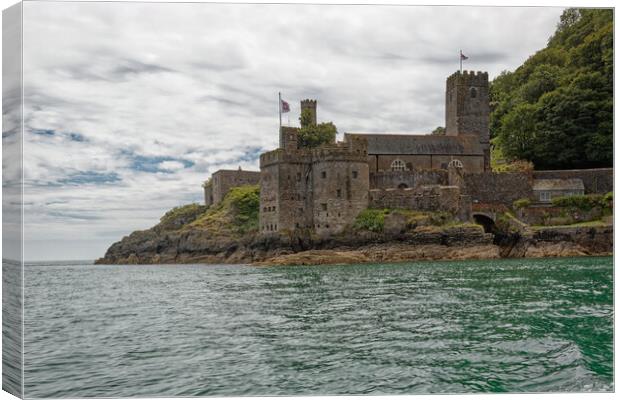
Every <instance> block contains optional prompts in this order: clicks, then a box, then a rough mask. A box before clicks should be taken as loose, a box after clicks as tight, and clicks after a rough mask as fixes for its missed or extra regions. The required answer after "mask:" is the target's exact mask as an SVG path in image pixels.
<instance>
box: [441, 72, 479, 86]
mask: <svg viewBox="0 0 620 400" xmlns="http://www.w3.org/2000/svg"><path fill="white" fill-rule="evenodd" d="M446 84H447V86H454V85H466V86H489V73H488V72H482V71H467V70H465V71H463V72H461V71H456V72H455V73H453V74H452V75H450V76H449V77H448V79H447V80H446Z"/></svg>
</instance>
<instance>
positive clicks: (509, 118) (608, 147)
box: [491, 9, 614, 169]
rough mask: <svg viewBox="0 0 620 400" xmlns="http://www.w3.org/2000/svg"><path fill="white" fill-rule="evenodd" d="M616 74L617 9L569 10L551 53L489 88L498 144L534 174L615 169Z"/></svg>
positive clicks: (503, 76) (551, 41) (542, 52)
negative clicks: (527, 164)
mask: <svg viewBox="0 0 620 400" xmlns="http://www.w3.org/2000/svg"><path fill="white" fill-rule="evenodd" d="M613 72H614V71H613V10H611V9H607V10H593V9H568V10H566V11H565V12H564V13H563V14H562V16H561V18H560V22H559V23H558V26H557V29H556V31H555V33H554V34H553V36H552V37H551V38H550V39H549V42H548V45H547V47H546V48H544V49H542V50H540V51H538V52H537V53H536V54H534V55H532V56H531V57H530V58H528V59H527V61H525V62H524V63H523V65H521V66H520V67H519V68H517V69H516V70H515V71H514V72H507V71H504V72H502V73H501V74H500V75H499V76H498V77H497V78H495V79H494V80H493V82H492V83H491V107H492V114H491V135H492V137H493V144H494V145H495V147H496V148H497V149H498V150H499V151H501V153H502V154H503V156H504V157H506V158H507V159H509V160H514V159H521V160H528V161H531V162H532V163H533V164H534V166H535V168H536V169H569V168H594V167H611V166H612V165H613Z"/></svg>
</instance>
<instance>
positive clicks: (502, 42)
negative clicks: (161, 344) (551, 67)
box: [24, 2, 562, 260]
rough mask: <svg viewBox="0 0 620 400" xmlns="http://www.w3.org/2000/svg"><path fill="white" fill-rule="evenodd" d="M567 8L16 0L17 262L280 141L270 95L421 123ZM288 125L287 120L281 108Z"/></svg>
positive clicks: (188, 196) (341, 124) (144, 209)
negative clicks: (451, 81) (21, 214)
mask: <svg viewBox="0 0 620 400" xmlns="http://www.w3.org/2000/svg"><path fill="white" fill-rule="evenodd" d="M561 12H562V9H560V8H471V7H412V6H409V7H408V6H396V7H389V6H383V7H378V6H300V5H233V4H178V3H177V4H166V3H151V4H148V3H53V2H27V3H25V4H24V82H25V88H24V93H25V116H24V118H25V128H26V129H25V151H24V153H25V165H26V170H25V185H26V186H25V198H24V201H25V204H26V210H25V215H26V220H25V223H26V233H25V235H26V259H27V260H49V259H94V258H97V257H100V256H102V255H103V254H104V252H105V250H106V248H107V247H108V246H109V245H110V244H112V243H113V242H115V241H117V240H119V239H121V238H122V237H123V236H125V235H127V234H129V233H130V232H131V231H133V230H135V229H146V228H148V227H151V226H153V225H154V224H156V223H157V221H158V219H159V217H160V216H161V215H162V214H163V213H164V212H165V211H166V210H168V209H170V208H172V207H174V206H178V205H182V204H187V203H191V202H201V201H202V189H201V186H200V185H201V183H202V182H203V181H204V180H205V179H207V177H208V176H209V175H210V174H211V173H212V172H214V171H216V170H218V169H220V168H237V167H238V166H241V167H242V168H244V169H257V168H258V166H257V164H258V162H257V160H258V156H259V154H260V153H261V152H264V151H266V150H270V149H273V148H275V147H276V146H277V143H278V135H277V127H278V113H277V98H278V91H281V92H282V95H283V98H284V99H286V100H288V101H289V103H290V104H291V113H290V123H291V124H295V123H296V122H297V118H298V116H299V100H300V99H302V98H316V99H318V104H319V110H318V114H319V120H323V121H333V122H334V123H335V124H336V126H337V127H338V131H339V137H342V133H343V132H347V131H357V132H361V131H365V132H403V133H405V132H413V133H427V132H430V131H431V130H432V129H433V128H435V127H436V126H438V125H443V119H444V103H443V96H444V89H445V88H444V85H445V77H446V76H448V75H449V74H451V73H453V72H454V71H456V70H457V69H458V52H459V49H463V52H464V53H465V54H466V55H468V56H469V57H470V59H469V60H468V61H466V63H465V67H464V68H465V69H474V70H486V71H488V72H489V74H490V77H491V78H493V77H494V76H496V75H497V74H498V73H499V72H500V71H502V70H506V69H508V70H513V69H514V68H516V67H518V66H519V65H520V64H521V63H522V62H523V61H524V60H525V59H526V58H527V57H528V56H529V55H531V54H532V53H533V52H534V51H536V50H538V49H540V48H542V47H544V46H545V45H546V42H547V39H548V37H549V36H550V35H551V34H552V32H553V31H554V29H555V25H556V23H557V21H558V18H559V15H560V14H561ZM284 122H285V123H287V122H288V118H287V117H286V116H285V117H284Z"/></svg>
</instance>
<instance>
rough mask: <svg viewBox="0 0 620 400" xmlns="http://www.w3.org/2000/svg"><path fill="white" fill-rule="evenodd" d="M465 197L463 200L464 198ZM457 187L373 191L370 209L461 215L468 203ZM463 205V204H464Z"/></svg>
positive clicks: (435, 186)
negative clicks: (398, 209)
mask: <svg viewBox="0 0 620 400" xmlns="http://www.w3.org/2000/svg"><path fill="white" fill-rule="evenodd" d="M462 197H463V198H462ZM468 199H469V198H468V197H467V196H461V191H460V189H459V188H458V187H456V186H439V185H434V186H422V187H419V188H418V189H411V188H408V189H372V190H370V192H369V207H370V208H401V209H406V210H418V211H446V212H450V213H452V214H455V215H457V214H459V212H460V211H461V208H462V207H463V206H465V205H466V204H465V203H467V201H468ZM462 203H463V204H462Z"/></svg>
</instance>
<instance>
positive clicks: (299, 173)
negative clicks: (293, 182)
mask: <svg viewBox="0 0 620 400" xmlns="http://www.w3.org/2000/svg"><path fill="white" fill-rule="evenodd" d="M297 180H298V181H300V180H301V172H298V173H297Z"/></svg>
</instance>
